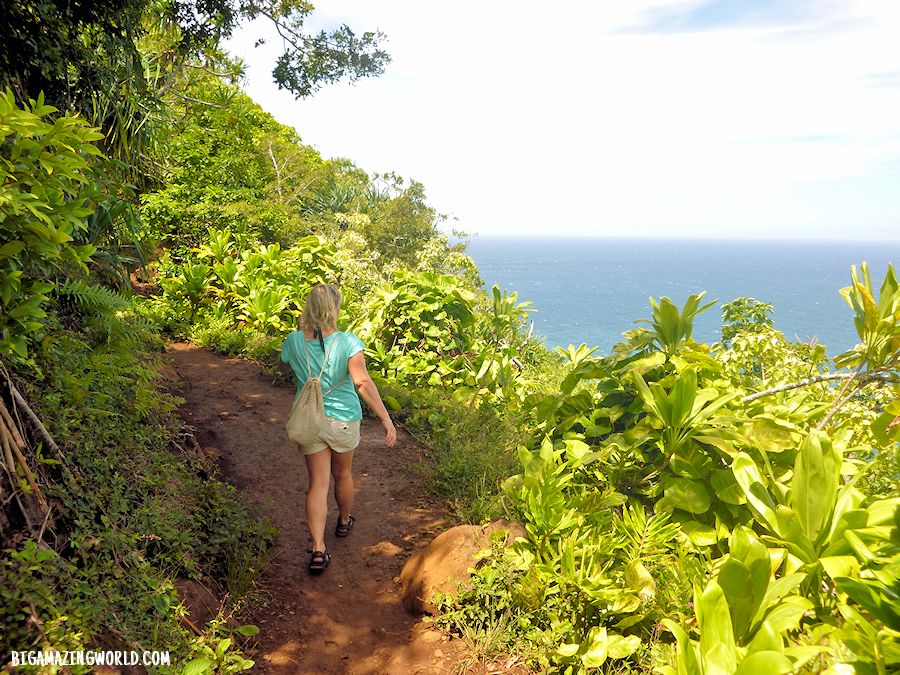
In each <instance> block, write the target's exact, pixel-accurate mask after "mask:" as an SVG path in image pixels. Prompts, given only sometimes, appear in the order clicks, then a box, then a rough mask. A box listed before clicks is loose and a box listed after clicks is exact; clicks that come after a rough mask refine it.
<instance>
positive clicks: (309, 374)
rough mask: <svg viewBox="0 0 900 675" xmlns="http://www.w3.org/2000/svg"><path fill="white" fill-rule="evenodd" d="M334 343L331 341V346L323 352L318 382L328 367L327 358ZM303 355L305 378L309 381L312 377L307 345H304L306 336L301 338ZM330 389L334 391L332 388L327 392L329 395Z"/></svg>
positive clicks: (339, 381)
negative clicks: (304, 359) (304, 357)
mask: <svg viewBox="0 0 900 675" xmlns="http://www.w3.org/2000/svg"><path fill="white" fill-rule="evenodd" d="M334 343H335V340H332V341H331V344H330V345H328V351H326V352H325V356H324V357H323V358H322V370H320V371H319V379H320V380H321V379H322V375H324V374H325V366H327V365H328V356H329V355H330V354H331V348H332V347H334ZM303 353H304V355H305V356H306V377H307V379H309V378H310V377H312V371H311V370H310V367H309V345H307V344H306V336H305V335H304V336H303ZM343 379H344V378H343V377H342V378H341V379H340V380H338V384H340V383H341V381H342V380H343ZM336 386H337V385H335V387H336ZM332 389H334V387H332V388H331V389H329V390H328V393H329V394H330V393H331V391H332Z"/></svg>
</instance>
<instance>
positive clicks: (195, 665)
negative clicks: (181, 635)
mask: <svg viewBox="0 0 900 675" xmlns="http://www.w3.org/2000/svg"><path fill="white" fill-rule="evenodd" d="M211 670H212V662H211V661H210V660H209V659H202V658H201V659H194V660H193V661H188V662H187V663H186V664H185V665H184V670H182V671H181V675H201V673H208V672H210V671H211Z"/></svg>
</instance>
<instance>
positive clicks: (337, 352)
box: [281, 331, 365, 422]
mask: <svg viewBox="0 0 900 675" xmlns="http://www.w3.org/2000/svg"><path fill="white" fill-rule="evenodd" d="M363 349H365V345H364V344H363V343H362V340H360V339H359V338H358V337H356V336H355V335H354V334H353V333H344V332H342V331H335V332H334V333H332V334H331V335H329V336H328V337H326V338H325V351H326V352H328V363H327V365H326V366H325V371H324V372H323V373H322V394H326V392H328V390H329V389H332V387H334V389H332V391H331V392H330V393H328V394H327V396H325V397H324V401H323V402H324V405H325V415H327V416H328V417H331V418H332V419H336V420H341V421H342V422H352V421H354V420H361V419H362V406H361V405H360V404H359V394H357V393H356V387H355V386H353V379H352V378H351V377H350V372H349V370H348V369H347V362H348V361H349V359H350V357H351V356H353V355H354V354H359V352H361V351H362V350H363ZM305 350H308V352H309V368H310V370H312V372H313V375H318V374H319V371H320V370H322V361H323V359H324V357H325V352H323V351H322V346H321V344H320V343H319V340H318V338H315V339H313V340H307V339H306V338H305V337H304V335H303V332H302V331H294V332H293V333H291V334H289V335H288V336H287V337H286V338H285V339H284V342H283V343H282V345H281V360H282V361H284V362H285V363H286V364H288V365H289V366H290V367H291V370H293V371H294V377H296V378H297V393H300V389H301V388H302V387H303V385H304V384H305V383H306V380H307V378H308V377H309V373H308V372H307V370H306V352H305ZM335 385H337V386H335Z"/></svg>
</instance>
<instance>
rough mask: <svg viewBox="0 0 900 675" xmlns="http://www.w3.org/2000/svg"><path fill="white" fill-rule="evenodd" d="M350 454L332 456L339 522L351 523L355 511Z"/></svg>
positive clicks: (351, 456)
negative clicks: (351, 515) (351, 516)
mask: <svg viewBox="0 0 900 675" xmlns="http://www.w3.org/2000/svg"><path fill="white" fill-rule="evenodd" d="M355 452H356V451H355V450H351V451H350V452H334V453H332V455H331V475H332V476H334V498H335V500H336V501H337V505H338V509H339V510H340V515H339V516H338V519H339V522H341V523H343V524H345V525H346V524H347V523H349V522H350V514H351V513H352V511H353V454H354V453H355Z"/></svg>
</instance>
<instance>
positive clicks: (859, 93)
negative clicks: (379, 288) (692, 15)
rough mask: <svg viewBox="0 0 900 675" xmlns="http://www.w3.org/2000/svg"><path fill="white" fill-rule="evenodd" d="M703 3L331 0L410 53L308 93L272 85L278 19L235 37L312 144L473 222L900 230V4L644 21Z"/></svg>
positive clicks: (796, 232) (269, 96) (519, 226)
mask: <svg viewBox="0 0 900 675" xmlns="http://www.w3.org/2000/svg"><path fill="white" fill-rule="evenodd" d="M701 4H702V3H700V2H693V3H690V4H689V5H686V4H685V3H681V4H677V3H673V2H644V3H640V4H638V5H636V4H634V3H586V2H585V3H579V2H568V3H561V4H559V3H558V4H557V5H554V6H553V10H550V9H549V8H550V6H549V5H546V4H543V3H541V4H538V3H534V2H516V3H514V2H508V1H503V2H500V1H494V2H479V3H475V2H465V1H462V2H456V3H452V4H438V3H430V2H421V1H419V2H413V1H412V0H407V1H403V2H400V1H395V2H379V3H373V2H368V1H364V0H356V1H354V2H333V3H322V4H321V5H320V7H319V8H318V9H317V14H316V15H314V18H313V23H312V24H311V25H312V26H313V27H316V28H318V27H327V26H331V25H335V24H337V23H341V22H346V23H348V24H349V25H351V27H353V28H354V29H356V30H367V29H373V28H378V29H380V30H383V31H384V32H385V33H387V34H388V36H389V42H388V45H387V47H388V50H389V51H390V53H391V55H392V57H393V63H392V64H391V65H390V66H389V68H388V72H387V73H386V74H385V75H384V76H382V77H380V78H377V79H371V80H364V81H362V82H360V83H359V84H357V85H356V86H349V85H337V86H331V87H327V88H325V89H323V90H321V91H320V92H319V93H318V94H316V95H315V96H314V97H312V98H311V99H309V100H306V101H294V100H293V98H292V97H291V96H290V95H288V94H287V93H285V92H278V91H277V90H276V88H275V86H274V85H273V84H272V83H271V77H270V75H269V70H270V67H269V66H268V64H271V63H272V62H273V61H274V57H275V54H277V45H275V44H269V45H266V46H265V47H263V48H260V49H256V50H254V49H253V48H252V44H253V42H254V41H255V40H256V38H257V37H259V36H260V34H261V32H263V31H265V30H268V28H267V27H265V26H264V24H257V25H252V26H249V27H248V28H246V29H244V30H243V31H242V33H241V34H240V35H238V36H236V37H235V39H234V40H233V41H232V44H231V49H232V52H233V53H234V54H236V55H239V56H243V57H245V58H246V59H247V62H248V64H249V66H250V68H249V78H248V83H247V87H246V88H247V91H248V93H250V95H251V96H253V97H254V98H255V99H256V100H257V101H258V102H259V103H260V104H261V105H263V107H265V108H266V109H268V110H270V111H271V112H272V113H273V114H275V116H276V117H277V118H278V119H279V120H281V121H283V122H285V123H288V124H291V125H293V126H295V127H296V128H297V129H298V130H299V132H300V134H301V135H302V136H303V138H304V140H305V141H306V142H308V143H311V144H313V145H315V146H316V147H318V148H319V149H320V150H321V151H322V152H323V154H325V155H326V156H346V157H350V158H351V159H353V160H354V161H355V162H356V163H357V164H358V165H360V166H362V167H363V168H364V169H366V170H368V171H384V170H394V171H397V172H398V173H401V174H404V175H407V176H412V177H414V178H416V179H418V180H421V181H422V182H424V183H425V185H426V188H427V190H428V194H429V196H430V200H431V201H432V202H433V203H434V204H435V205H436V206H437V207H438V208H439V209H440V210H442V211H445V212H452V213H454V214H456V215H457V216H458V217H459V221H460V222H459V226H461V227H463V228H464V229H469V230H474V231H478V232H482V233H506V232H523V233H552V232H559V233H563V232H568V233H585V232H590V233H597V234H601V233H607V234H645V235H654V234H660V233H664V234H670V235H671V234H684V235H693V236H701V235H704V234H708V235H716V236H732V235H733V236H809V235H810V234H812V236H829V237H842V236H847V234H848V230H847V227H848V226H853V228H854V230H853V234H854V235H856V236H893V237H897V236H898V235H897V234H896V233H895V232H894V230H897V231H898V232H900V190H897V189H892V188H889V186H890V183H891V181H892V180H893V181H894V182H896V179H897V178H900V161H898V160H900V86H898V85H897V80H898V77H897V74H898V73H900V52H898V51H897V49H896V36H897V35H898V34H900V12H898V9H895V5H894V3H876V2H852V3H844V4H842V5H841V6H840V7H838V8H837V9H833V8H831V7H830V6H827V5H823V7H826V6H827V7H829V9H828V13H827V14H826V13H824V11H823V12H821V13H820V15H818V16H816V17H814V19H807V20H804V22H802V23H797V22H794V23H791V22H790V21H785V22H784V23H779V22H777V21H775V20H772V17H768V19H769V20H768V21H767V22H762V23H755V22H745V23H741V22H740V21H738V22H734V23H732V25H731V26H730V27H722V28H715V29H712V28H707V29H704V30H691V31H687V30H685V29H682V30H679V31H660V32H647V31H642V30H641V29H640V27H639V26H640V22H641V20H642V17H646V16H652V14H647V12H650V11H651V10H656V11H658V10H659V9H660V8H663V9H667V10H673V8H674V9H684V7H689V6H699V5H701ZM812 7H815V5H813V6H812ZM776 18H777V17H776ZM892 82H893V85H892V84H891V83H892ZM889 171H892V172H893V173H892V174H891V173H888V172H889Z"/></svg>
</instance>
